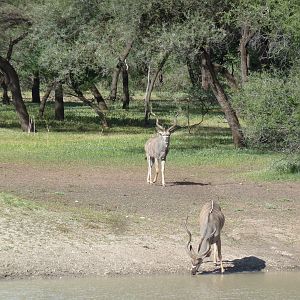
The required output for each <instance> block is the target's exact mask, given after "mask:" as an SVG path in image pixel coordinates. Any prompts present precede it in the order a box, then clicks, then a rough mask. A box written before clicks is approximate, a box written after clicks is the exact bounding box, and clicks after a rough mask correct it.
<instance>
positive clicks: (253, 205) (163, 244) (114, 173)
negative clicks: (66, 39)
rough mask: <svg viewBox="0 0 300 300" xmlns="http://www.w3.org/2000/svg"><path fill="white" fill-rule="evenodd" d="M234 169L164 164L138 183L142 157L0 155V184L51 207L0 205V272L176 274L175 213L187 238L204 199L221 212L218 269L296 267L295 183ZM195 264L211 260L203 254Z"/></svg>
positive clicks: (179, 268)
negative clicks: (79, 162) (31, 160)
mask: <svg viewBox="0 0 300 300" xmlns="http://www.w3.org/2000/svg"><path fill="white" fill-rule="evenodd" d="M237 172H238V171H237V170H228V169H217V168H216V169H211V168H209V169H208V168H204V167H201V166H199V167H193V168H189V169H183V168H182V169H176V168H174V167H172V166H169V165H168V166H167V170H166V183H167V186H166V187H165V188H163V187H161V186H160V181H159V183H158V184H155V185H147V184H146V166H144V167H132V168H129V169H128V168H125V167H124V168H123V169H115V168H113V167H111V168H102V167H92V166H76V167H75V166H73V167H70V166H68V167H59V166H52V167H51V166H30V165H20V164H12V163H7V164H0V192H5V193H11V194H13V195H17V196H19V197H22V198H24V199H28V200H34V201H35V202H36V203H37V204H38V205H39V204H45V203H46V204H47V205H49V207H51V209H30V210H28V209H26V208H20V207H13V206H9V207H5V206H4V208H1V207H0V208H1V210H2V211H1V212H0V254H1V255H0V278H10V279H12V278H26V277H59V276H90V275H115V274H149V273H175V272H180V273H186V272H188V270H189V268H190V259H189V257H188V256H187V254H186V252H185V245H186V242H187V235H186V232H185V231H184V228H183V222H184V220H185V218H186V216H187V214H189V216H190V218H189V227H190V229H191V231H192V233H193V234H194V235H193V237H194V239H193V242H194V243H195V244H196V242H197V240H198V239H197V215H198V213H199V211H200V209H201V206H202V205H203V204H204V203H205V202H206V201H211V200H212V199H214V200H217V201H218V202H219V203H220V205H221V207H222V209H223V212H224V214H225V218H226V221H225V226H224V229H223V233H222V254H223V259H224V261H225V272H228V273H229V272H237V271H254V270H263V271H268V270H299V269H300V218H299V212H300V183H299V182H284V183H280V182H272V183H254V182H251V181H246V180H243V181H240V180H239V179H236V178H237V177H235V174H236V173H237ZM159 179H160V178H159ZM55 207H56V209H55ZM87 211H88V212H89V214H91V212H99V213H104V215H103V216H105V218H106V219H105V220H106V221H103V220H98V221H97V220H95V218H94V217H93V218H90V216H89V215H88V217H87V216H86V214H87ZM74 212H76V213H75V215H74ZM74 216H75V217H74ZM201 270H202V271H203V272H219V266H217V267H215V266H214V265H213V264H212V263H211V262H210V259H207V262H205V263H204V264H203V265H202V268H201Z"/></svg>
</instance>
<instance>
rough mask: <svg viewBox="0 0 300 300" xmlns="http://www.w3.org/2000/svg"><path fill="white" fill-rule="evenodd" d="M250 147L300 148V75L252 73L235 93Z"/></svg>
mask: <svg viewBox="0 0 300 300" xmlns="http://www.w3.org/2000/svg"><path fill="white" fill-rule="evenodd" d="M233 104H234V106H235V108H236V110H237V113H238V114H239V116H240V117H242V119H243V121H244V122H245V125H246V126H245V130H244V131H245V132H244V133H245V138H246V141H247V144H248V145H249V146H250V147H255V148H264V149H272V150H280V149H288V150H293V151H294V150H297V151H298V150H300V144H299V143H300V78H299V77H292V76H290V78H282V77H280V76H278V75H277V76H274V75H271V74H267V73H262V74H259V75H253V76H251V77H250V78H249V82H248V83H247V84H246V85H245V86H244V87H243V89H242V90H241V91H240V92H238V93H236V94H235V95H233Z"/></svg>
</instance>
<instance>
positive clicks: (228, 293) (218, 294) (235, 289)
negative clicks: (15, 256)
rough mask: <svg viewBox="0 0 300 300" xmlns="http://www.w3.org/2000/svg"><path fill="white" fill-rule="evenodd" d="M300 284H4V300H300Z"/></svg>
mask: <svg viewBox="0 0 300 300" xmlns="http://www.w3.org/2000/svg"><path fill="white" fill-rule="evenodd" d="M299 282H300V273H299V272H288V273H287V272H284V273H242V274H226V273H225V274H224V275H220V274H214V275H198V276H188V275H165V276H139V277H108V278H107V277H106V278H84V279H55V280H50V279H48V280H23V281H2V282H0V299H26V300H27V299H200V298H202V299H209V298H211V299H272V300H274V299H299V295H300V285H299Z"/></svg>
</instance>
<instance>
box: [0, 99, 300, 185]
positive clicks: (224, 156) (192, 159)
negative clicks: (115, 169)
mask: <svg viewBox="0 0 300 300" xmlns="http://www.w3.org/2000/svg"><path fill="white" fill-rule="evenodd" d="M26 105H27V107H28V111H29V113H30V115H34V116H36V120H37V129H38V132H37V133H36V134H26V133H23V132H21V130H20V128H19V127H20V126H19V124H18V120H17V117H16V114H15V112H14V109H13V107H12V106H3V105H0V116H1V118H0V127H2V128H0V153H1V155H0V162H2V163H4V162H14V163H29V164H42V165H44V164H66V165H76V166H77V165H82V164H87V165H89V164H91V165H95V166H107V165H110V166H120V165H122V166H129V165H133V166H143V165H145V159H144V144H145V142H146V140H147V139H148V138H149V137H151V136H152V135H153V134H154V133H155V129H154V128H155V122H154V120H153V119H152V120H151V123H150V126H149V127H146V128H145V127H144V126H143V103H142V102H141V101H133V102H132V103H131V108H130V109H129V110H128V111H125V110H122V109H121V108H120V105H121V104H120V103H119V102H117V103H114V104H110V105H109V106H110V112H109V113H108V115H107V118H108V122H109V124H110V128H109V129H105V130H104V131H103V130H102V128H101V126H100V125H99V120H98V118H97V117H96V116H95V114H94V112H93V111H92V110H91V109H90V108H88V107H86V106H83V105H82V104H81V103H77V102H66V103H65V121H64V122H57V121H54V120H53V119H54V118H53V103H49V104H48V106H47V110H46V112H47V113H46V116H45V120H39V119H38V118H37V115H38V105H36V104H32V103H26ZM183 109H184V105H183V106H182V107H178V105H177V106H176V105H175V104H174V103H172V104H170V103H169V101H153V110H154V111H155V112H156V113H157V115H158V116H159V118H160V120H161V122H162V123H163V124H166V125H167V126H169V125H171V124H172V122H173V118H174V115H175V112H176V111H180V112H181V113H180V114H179V117H178V122H179V125H181V126H185V125H186V123H187V120H186V116H185V114H184V111H183ZM190 117H191V123H192V124H193V123H197V122H199V121H200V120H201V116H199V115H198V114H197V107H193V108H192V109H191V115H190ZM284 157H285V155H283V154H279V153H273V152H261V151H256V150H250V149H246V150H236V149H234V146H233V143H232V138H231V134H230V130H229V128H228V124H227V123H226V122H225V121H224V116H223V114H222V112H220V111H219V110H218V109H214V110H213V111H212V112H211V113H210V114H208V115H207V116H206V117H205V119H204V122H203V123H201V125H200V126H198V127H196V128H194V129H193V130H192V133H191V134H189V133H188V131H187V129H180V130H178V131H176V132H175V133H174V134H173V135H172V137H171V147H170V154H169V156H168V161H169V162H170V163H172V165H173V166H176V165H177V166H181V167H192V166H208V167H222V168H229V169H231V170H236V172H237V175H238V176H240V177H247V178H249V179H251V180H297V179H299V177H300V176H299V173H298V172H296V173H294V174H290V173H282V172H281V173H280V172H278V171H277V170H275V169H274V168H272V167H271V166H272V165H274V162H276V161H279V160H282V159H283V158H284Z"/></svg>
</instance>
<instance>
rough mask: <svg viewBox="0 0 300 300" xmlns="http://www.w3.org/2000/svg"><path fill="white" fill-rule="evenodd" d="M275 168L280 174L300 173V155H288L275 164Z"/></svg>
mask: <svg viewBox="0 0 300 300" xmlns="http://www.w3.org/2000/svg"><path fill="white" fill-rule="evenodd" d="M272 167H273V169H275V170H276V171H277V172H278V173H280V174H296V173H300V156H299V155H297V156H293V155H288V156H287V157H286V158H284V159H281V160H279V161H277V162H275V163H274V164H273V166H272Z"/></svg>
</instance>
